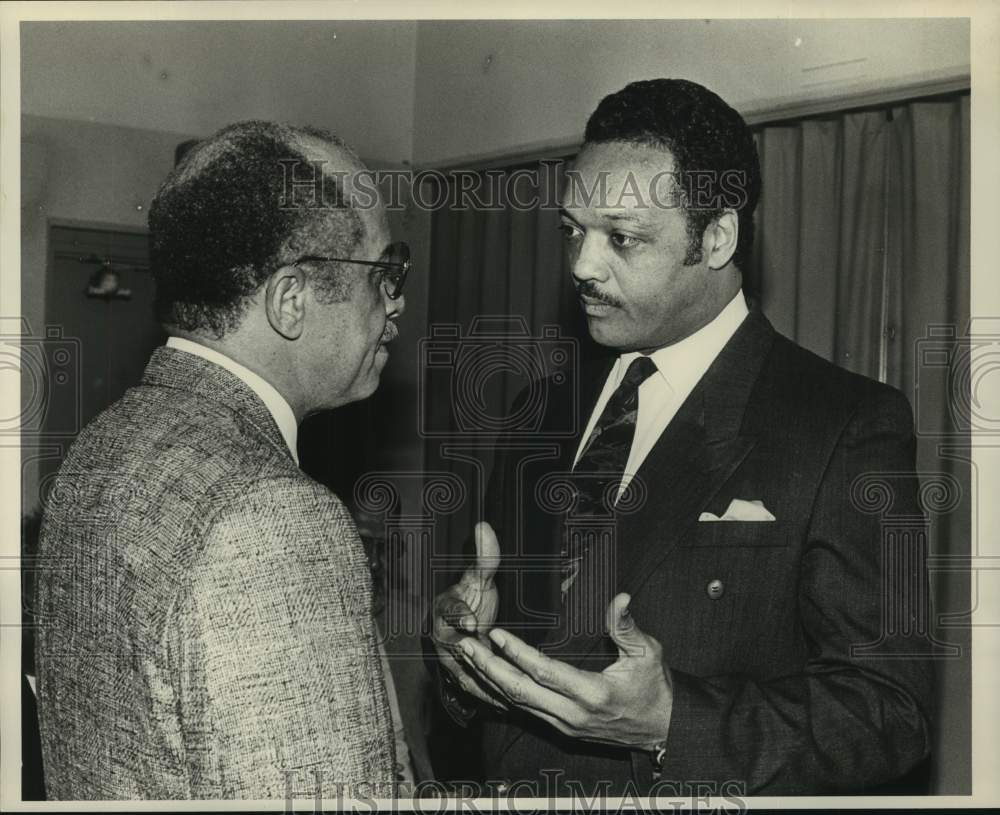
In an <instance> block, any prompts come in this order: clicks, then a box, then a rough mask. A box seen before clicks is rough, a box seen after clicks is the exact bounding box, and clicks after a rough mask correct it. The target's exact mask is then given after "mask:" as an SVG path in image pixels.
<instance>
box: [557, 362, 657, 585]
mask: <svg viewBox="0 0 1000 815" xmlns="http://www.w3.org/2000/svg"><path fill="white" fill-rule="evenodd" d="M654 371H656V363H655V362H653V360H652V359H650V358H649V357H647V356H639V357H636V358H635V359H634V360H632V362H631V364H630V365H629V366H628V370H627V371H626V372H625V376H624V377H623V378H622V381H621V383H619V385H618V387H617V388H616V389H615V392H614V393H613V394H611V398H610V399H609V400H608V403H607V404H606V405H605V406H604V410H603V411H602V412H601V416H600V418H599V419H598V420H597V423H596V424H595V425H594V429H593V431H591V434H590V438H589V439H588V440H587V446H586V447H584V450H583V453H582V455H581V456H580V460H579V461H577V463H576V466H574V467H573V474H574V476H576V477H575V478H574V479H573V482H574V486H575V487H576V493H577V503H576V510H575V515H576V516H577V517H578V518H579V517H580V516H595V517H597V516H603V517H608V516H610V515H611V511H612V508H613V507H614V504H615V501H616V499H617V496H618V489H619V485H620V483H621V480H622V476H623V475H624V473H625V465H626V464H627V463H628V455H629V451H630V450H631V449H632V440H633V438H634V437H635V421H636V416H637V415H638V413H639V385H641V384H642V383H643V382H644V381H645V380H646V379H647V378H648V377H649V376H650V375H652V374H653V372H654ZM567 538H568V539H567V540H566V541H565V544H564V550H563V558H564V561H563V581H562V591H563V594H564V595H565V593H566V591H567V589H568V588H569V586H570V585H571V584H572V583H573V580H574V579H575V577H576V574H577V572H578V571H579V567H580V561H581V559H582V558H583V555H584V549H585V548H586V544H585V541H586V536H581V535H579V534H569V535H568V536H567Z"/></svg>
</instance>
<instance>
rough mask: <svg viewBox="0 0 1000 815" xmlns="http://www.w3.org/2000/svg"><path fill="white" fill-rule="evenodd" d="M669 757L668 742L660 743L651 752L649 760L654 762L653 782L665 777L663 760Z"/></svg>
mask: <svg viewBox="0 0 1000 815" xmlns="http://www.w3.org/2000/svg"><path fill="white" fill-rule="evenodd" d="M666 757H667V740H666V739H664V740H663V741H658V742H656V744H654V745H653V746H652V747H651V748H650V750H649V759H650V761H652V762H653V780H654V781H659V780H660V777H661V776H662V775H663V760H664V759H665V758H666Z"/></svg>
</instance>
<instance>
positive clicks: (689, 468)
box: [500, 312, 774, 754]
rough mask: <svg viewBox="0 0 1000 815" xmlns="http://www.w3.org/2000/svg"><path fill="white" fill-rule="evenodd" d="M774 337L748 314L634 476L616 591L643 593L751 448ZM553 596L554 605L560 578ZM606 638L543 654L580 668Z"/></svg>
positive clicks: (592, 389) (621, 520) (509, 737)
mask: <svg viewBox="0 0 1000 815" xmlns="http://www.w3.org/2000/svg"><path fill="white" fill-rule="evenodd" d="M773 340H774V329H773V328H772V327H771V324H770V323H769V322H768V320H767V319H766V318H765V317H764V316H763V315H762V314H761V313H760V312H751V313H750V315H749V316H748V317H747V318H746V319H745V320H744V321H743V324H742V325H741V326H740V327H739V329H737V331H736V333H735V334H733V336H732V337H731V338H730V340H729V342H728V343H727V344H726V346H725V347H724V348H723V349H722V351H721V353H720V354H719V356H718V357H717V358H716V359H715V361H714V362H713V363H712V365H711V366H710V368H709V370H708V371H707V372H706V373H705V376H703V377H702V379H701V381H700V382H699V383H698V385H697V386H695V388H694V390H693V391H692V392H691V394H690V396H689V397H688V398H687V399H686V400H685V401H684V404H683V405H681V407H680V409H679V410H678V412H677V414H676V415H675V416H674V418H673V419H672V420H671V422H670V424H669V425H668V426H667V428H666V429H665V430H664V431H663V434H662V435H661V436H660V438H659V440H658V441H657V443H656V445H655V446H654V447H653V449H652V450H651V451H650V453H649V455H648V456H647V457H646V459H645V461H644V462H643V464H642V466H641V467H640V468H639V471H638V472H637V473H636V477H637V478H638V479H641V480H642V482H643V483H644V484H645V485H646V499H645V501H644V502H643V503H642V504H641V505H640V506H639V507H638V508H637V509H636V511H635V512H632V513H624V512H621V513H619V515H618V518H617V521H618V524H617V526H618V529H617V538H616V544H617V545H616V547H615V550H616V564H617V575H616V579H615V589H614V591H616V592H617V591H629V592H630V593H632V594H634V593H635V592H637V591H639V589H641V588H642V586H643V584H644V583H645V582H646V580H647V579H648V578H649V575H650V574H651V573H652V572H653V571H654V570H655V569H657V568H658V567H659V566H660V564H661V563H662V562H663V561H664V560H665V559H666V558H667V557H668V556H669V555H670V553H671V551H673V549H674V548H675V547H676V546H677V545H678V543H679V542H680V541H681V540H682V539H683V537H684V535H685V533H686V531H687V529H688V528H689V527H690V526H691V524H692V523H695V522H696V521H697V518H698V515H699V514H700V512H701V511H702V510H703V508H704V507H705V506H706V505H708V504H709V502H710V501H711V500H712V498H713V497H714V496H715V494H716V493H717V492H718V491H719V489H720V488H721V487H722V486H723V485H724V484H725V482H726V481H727V480H728V479H729V478H730V476H732V474H733V473H734V472H735V470H736V468H737V467H739V465H740V463H741V462H742V461H743V460H744V459H745V458H746V456H747V455H748V454H749V453H750V451H751V450H752V449H753V447H754V444H755V443H756V437H755V434H754V432H753V431H752V430H751V429H750V427H749V426H748V424H747V423H746V422H745V420H744V419H745V414H746V408H747V405H748V403H749V401H750V397H751V393H752V391H753V387H754V385H755V383H756V382H757V378H758V376H759V374H760V370H761V366H762V365H763V362H764V359H765V358H766V356H767V353H768V351H769V350H770V348H771V344H772V342H773ZM612 364H613V361H612V362H610V363H607V364H605V365H604V366H603V368H600V369H597V374H596V375H595V376H594V377H593V378H592V379H590V380H588V384H587V385H586V387H587V388H588V390H587V393H589V396H588V397H587V398H586V399H581V403H580V405H581V411H580V416H581V419H580V421H581V424H582V425H584V426H582V427H581V428H580V433H581V434H582V432H583V430H585V422H586V420H587V418H589V416H590V414H591V412H592V411H593V407H594V404H595V402H596V400H597V397H598V395H599V394H600V390H601V386H602V385H603V383H604V381H605V380H606V379H607V374H608V372H609V371H610V368H611V365H612ZM601 371H603V375H601ZM578 443H579V437H577V438H576V439H575V440H573V442H572V443H571V444H568V445H566V447H568V448H570V449H569V450H566V449H564V451H563V453H564V455H563V457H562V461H561V466H562V472H569V470H570V469H571V468H572V465H573V453H575V451H576V446H577V444H578ZM556 526H557V534H556V537H555V543H554V544H552V545H554V546H555V547H556V549H555V551H558V545H559V539H560V537H561V535H562V524H561V523H559V524H556ZM550 551H552V550H550ZM555 592H556V594H555V603H556V604H558V602H559V597H558V581H556V585H555ZM612 596H613V594H612ZM606 641H607V637H605V636H594V635H586V634H581V635H578V636H574V637H571V638H568V639H566V640H564V641H563V642H561V643H560V644H559V646H558V647H554V648H552V647H550V648H545V652H546V653H547V654H549V655H551V656H553V657H556V658H558V659H562V660H564V661H566V662H568V663H569V664H573V665H578V664H579V663H580V662H582V661H583V660H584V659H586V658H587V657H588V656H589V655H590V654H591V653H592V652H593V651H594V649H595V648H597V647H598V645H600V644H602V643H603V642H606ZM543 644H544V643H543ZM523 733H524V731H523V730H522V729H520V728H517V727H508V728H507V729H506V732H505V733H504V734H503V736H502V737H501V741H500V744H501V754H502V753H505V752H506V751H508V750H510V749H511V747H512V746H513V745H514V744H515V743H516V742H517V740H518V738H519V737H520V736H521V735H522V734H523Z"/></svg>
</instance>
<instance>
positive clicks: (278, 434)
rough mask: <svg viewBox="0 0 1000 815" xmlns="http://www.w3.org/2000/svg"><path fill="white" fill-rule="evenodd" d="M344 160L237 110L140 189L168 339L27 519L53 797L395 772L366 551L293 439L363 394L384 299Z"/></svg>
mask: <svg viewBox="0 0 1000 815" xmlns="http://www.w3.org/2000/svg"><path fill="white" fill-rule="evenodd" d="M359 170H363V166H362V165H361V164H360V162H359V161H358V159H357V157H356V156H355V155H354V154H353V153H352V152H351V151H350V149H349V148H347V147H346V146H344V145H343V144H341V143H340V142H339V141H338V140H336V139H335V138H334V137H332V136H331V135H330V134H326V133H322V132H320V131H314V130H310V129H298V128H290V127H286V126H281V125H273V124H268V123H263V122H248V123H243V124H239V125H233V126H230V127H228V128H225V129H224V130H222V131H220V132H219V133H217V134H216V135H215V136H213V137H211V138H210V139H208V140H206V141H204V142H201V143H199V144H198V145H196V146H195V147H194V148H193V149H192V150H191V151H190V152H189V153H188V155H187V156H185V158H184V160H183V161H182V162H181V163H180V164H179V165H178V167H177V168H176V169H175V170H174V171H173V173H172V174H171V175H170V176H169V177H168V179H167V180H166V182H165V183H164V185H163V186H162V187H161V189H160V191H159V193H158V194H157V197H156V199H155V201H154V202H153V206H152V208H151V211H150V237H151V252H152V255H151V258H152V266H153V272H154V274H155V275H156V281H157V298H158V300H157V310H158V317H159V319H160V320H161V321H162V322H163V324H164V325H165V326H166V328H167V330H168V333H169V334H170V335H171V338H170V340H169V341H168V344H167V346H166V347H164V348H160V349H158V350H157V351H156V352H155V353H154V354H153V356H152V359H151V360H150V362H149V365H148V367H147V368H146V371H145V374H144V375H143V379H142V382H141V383H140V384H139V385H138V386H137V387H134V388H132V389H131V390H129V391H128V392H127V393H126V394H125V396H124V397H123V398H122V399H121V400H120V401H118V402H117V403H115V404H114V405H112V406H111V407H110V408H108V409H107V410H106V411H105V412H104V413H102V414H101V415H100V416H99V417H98V418H97V419H96V420H94V422H92V423H91V424H90V425H89V426H88V427H87V428H86V429H85V430H84V431H83V432H82V433H81V434H80V436H79V438H78V439H77V441H76V442H75V444H74V445H73V446H72V448H71V450H70V452H69V455H68V456H67V458H66V461H65V462H64V464H63V466H62V468H61V470H60V473H59V476H58V478H57V481H56V483H55V484H54V486H53V490H52V493H51V496H50V500H49V502H48V505H47V509H46V515H45V519H44V526H43V530H42V537H41V548H42V553H43V556H44V557H45V558H46V559H47V560H48V561H49V562H51V563H55V564H59V568H54V569H52V570H50V571H49V572H48V573H47V574H45V575H44V576H43V577H42V578H41V579H40V582H39V587H38V590H39V598H40V609H41V611H42V614H43V615H44V616H43V621H42V624H41V627H40V631H39V637H38V645H37V663H38V673H39V698H40V705H39V708H40V711H39V716H40V726H41V735H42V745H43V755H44V762H45V774H46V783H47V792H48V795H49V797H50V798H54V799H139V798H148V799H184V798H239V799H257V798H266V797H279V798H280V797H284V796H285V795H286V794H289V793H292V794H298V795H309V796H311V795H312V794H313V791H314V790H315V789H316V788H317V786H318V785H323V784H325V785H327V787H328V788H332V785H333V784H336V783H343V784H349V785H357V784H360V783H362V782H364V783H365V784H366V785H372V784H376V785H381V786H378V787H373V786H366V787H365V788H364V790H363V792H362V794H366V795H367V794H379V792H381V791H382V790H388V789H389V786H388V785H390V784H391V783H392V781H393V779H394V762H395V756H394V748H393V731H392V722H391V718H390V710H389V705H388V700H387V693H386V689H385V684H384V682H385V677H384V676H383V669H382V665H381V662H380V658H379V648H378V642H377V639H376V631H375V628H374V625H373V621H372V617H371V608H370V606H371V580H370V575H369V572H368V568H367V563H366V559H365V556H364V553H363V551H362V548H361V544H360V541H359V538H358V534H357V532H356V530H355V527H354V524H353V522H352V520H351V517H350V515H349V514H348V512H347V510H346V509H345V508H344V506H343V504H342V503H341V502H340V501H339V500H338V498H337V496H335V495H334V494H333V493H331V492H330V491H329V490H327V489H326V488H325V487H323V486H321V485H320V484H318V483H316V482H314V481H312V480H311V479H310V478H309V477H307V476H306V475H305V474H303V473H302V472H301V471H300V470H299V469H298V466H297V456H296V449H295V436H296V432H297V423H298V422H299V421H301V419H302V418H303V417H304V416H306V415H309V414H310V413H312V412H315V411H318V410H323V409H329V408H333V407H336V406H337V405H342V404H345V403H347V402H351V401H355V400H357V399H362V398H365V397H367V396H368V395H370V394H371V393H372V392H373V391H374V390H375V388H376V387H377V386H378V381H379V375H380V372H381V370H382V367H383V366H384V364H385V361H386V359H387V357H388V352H387V350H386V348H385V346H386V344H387V343H388V342H389V341H391V340H392V339H393V338H394V337H395V334H396V329H395V325H394V322H393V321H394V319H395V318H396V317H398V316H399V315H400V314H401V313H402V311H403V300H402V298H401V297H400V296H399V293H400V291H399V290H400V288H401V285H402V280H401V278H400V276H399V271H400V269H399V268H397V266H394V265H392V264H388V263H387V264H384V265H381V261H385V260H386V258H385V257H384V253H385V252H386V250H387V246H388V244H389V234H388V228H387V224H386V219H385V213H384V210H383V209H382V207H381V205H380V204H378V203H377V202H374V205H373V206H370V207H360V206H358V207H354V206H352V205H351V203H349V201H351V200H352V196H351V193H352V191H354V188H352V187H351V182H350V178H351V176H350V175H348V174H353V173H355V172H356V171H359ZM339 173H343V174H344V177H341V176H339V175H337V174H339ZM289 179H291V183H289ZM353 200H356V196H355V197H354V199H353ZM320 258H342V259H353V260H358V261H361V262H338V261H331V260H325V259H320ZM365 261H367V262H368V263H365ZM400 266H402V264H400ZM404 271H405V269H404Z"/></svg>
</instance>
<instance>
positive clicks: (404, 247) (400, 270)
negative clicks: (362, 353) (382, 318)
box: [292, 241, 411, 300]
mask: <svg viewBox="0 0 1000 815" xmlns="http://www.w3.org/2000/svg"><path fill="white" fill-rule="evenodd" d="M393 249H396V250H398V251H400V253H401V254H402V255H403V257H404V260H403V261H402V262H396V261H391V260H358V259H357V258H330V257H325V256H323V255H303V256H302V257H300V258H298V259H297V260H294V261H292V265H293V266H297V265H298V264H300V263H309V262H320V263H329V262H332V263H357V264H358V265H359V266H372V267H374V268H376V269H388V270H390V271H393V272H395V273H396V277H395V280H396V283H395V284H394V285H393V287H392V291H389V289H388V288H387V289H386V290H385V293H386V295H387V296H388V298H389V299H390V300H398V299H399V298H400V296H402V294H403V284H404V283H405V282H406V275H407V274H408V273H409V271H410V266H411V263H410V246H409V244H408V243H407V242H406V241H396V242H395V243H390V244H389V245H388V246H387V247H386V248H385V252H383V254H391V252H392V250H393ZM379 285H380V286H384V285H385V277H384V276H383V278H382V280H381V281H380V282H379Z"/></svg>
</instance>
